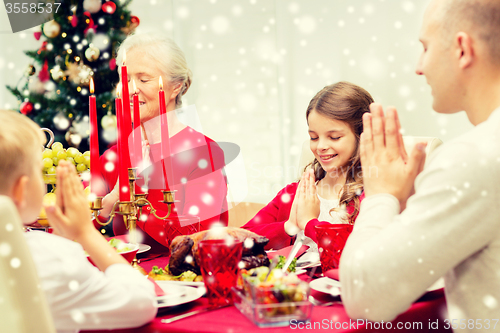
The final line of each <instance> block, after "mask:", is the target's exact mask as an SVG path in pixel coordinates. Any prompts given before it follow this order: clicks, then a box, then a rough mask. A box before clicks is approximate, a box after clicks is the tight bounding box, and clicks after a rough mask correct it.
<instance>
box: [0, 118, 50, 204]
mask: <svg viewBox="0 0 500 333" xmlns="http://www.w3.org/2000/svg"><path fill="white" fill-rule="evenodd" d="M43 142H44V138H43V133H42V131H40V127H39V126H38V125H37V124H36V123H34V122H33V121H32V120H31V119H29V118H28V117H26V116H24V115H22V114H20V113H18V112H16V111H7V110H0V178H1V179H2V181H0V193H2V194H7V192H8V191H9V190H10V188H11V186H12V184H13V183H14V182H15V181H17V180H18V179H19V177H21V176H23V175H31V173H32V172H33V166H34V165H36V164H35V163H38V164H40V172H42V169H41V161H40V158H41V155H40V154H36V151H37V150H38V151H41V150H42V144H43Z"/></svg>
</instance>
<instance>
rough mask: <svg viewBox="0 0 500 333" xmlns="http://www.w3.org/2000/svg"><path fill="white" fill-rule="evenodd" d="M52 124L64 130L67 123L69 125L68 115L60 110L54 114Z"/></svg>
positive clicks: (66, 127)
mask: <svg viewBox="0 0 500 333" xmlns="http://www.w3.org/2000/svg"><path fill="white" fill-rule="evenodd" d="M53 121H54V126H55V127H56V128H57V129H58V130H60V131H65V130H67V129H68V127H69V125H71V122H70V121H69V119H68V117H66V115H65V114H64V113H62V112H59V113H58V114H56V115H55V116H54V119H53Z"/></svg>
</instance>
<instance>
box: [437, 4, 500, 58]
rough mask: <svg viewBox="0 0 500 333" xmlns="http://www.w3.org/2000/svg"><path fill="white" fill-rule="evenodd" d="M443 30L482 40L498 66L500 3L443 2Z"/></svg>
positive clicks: (499, 51) (499, 56) (499, 55)
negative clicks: (462, 32)
mask: <svg viewBox="0 0 500 333" xmlns="http://www.w3.org/2000/svg"><path fill="white" fill-rule="evenodd" d="M445 1H446V2H445V6H444V7H443V8H442V9H443V14H444V17H443V28H444V29H445V30H446V31H447V32H449V33H451V34H455V33H457V32H459V31H464V32H467V33H469V34H470V35H471V36H473V37H474V36H476V37H477V38H479V39H480V40H482V41H483V42H484V43H485V44H486V46H487V50H488V52H489V55H490V58H491V60H492V62H493V63H497V64H500V1H499V0H445Z"/></svg>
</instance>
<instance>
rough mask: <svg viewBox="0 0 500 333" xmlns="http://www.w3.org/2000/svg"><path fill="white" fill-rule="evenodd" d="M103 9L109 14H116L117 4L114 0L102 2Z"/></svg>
mask: <svg viewBox="0 0 500 333" xmlns="http://www.w3.org/2000/svg"><path fill="white" fill-rule="evenodd" d="M101 8H102V11H103V12H105V13H108V14H114V13H115V10H116V4H115V3H114V2H113V1H106V2H105V3H103V4H102V7H101Z"/></svg>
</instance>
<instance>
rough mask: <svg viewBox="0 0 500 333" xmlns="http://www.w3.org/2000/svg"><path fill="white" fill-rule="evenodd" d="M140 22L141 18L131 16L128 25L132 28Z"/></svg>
mask: <svg viewBox="0 0 500 333" xmlns="http://www.w3.org/2000/svg"><path fill="white" fill-rule="evenodd" d="M140 23H141V20H139V18H138V17H137V16H132V17H130V26H131V27H133V28H132V29H135V28H137V27H138V26H139V24H140Z"/></svg>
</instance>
